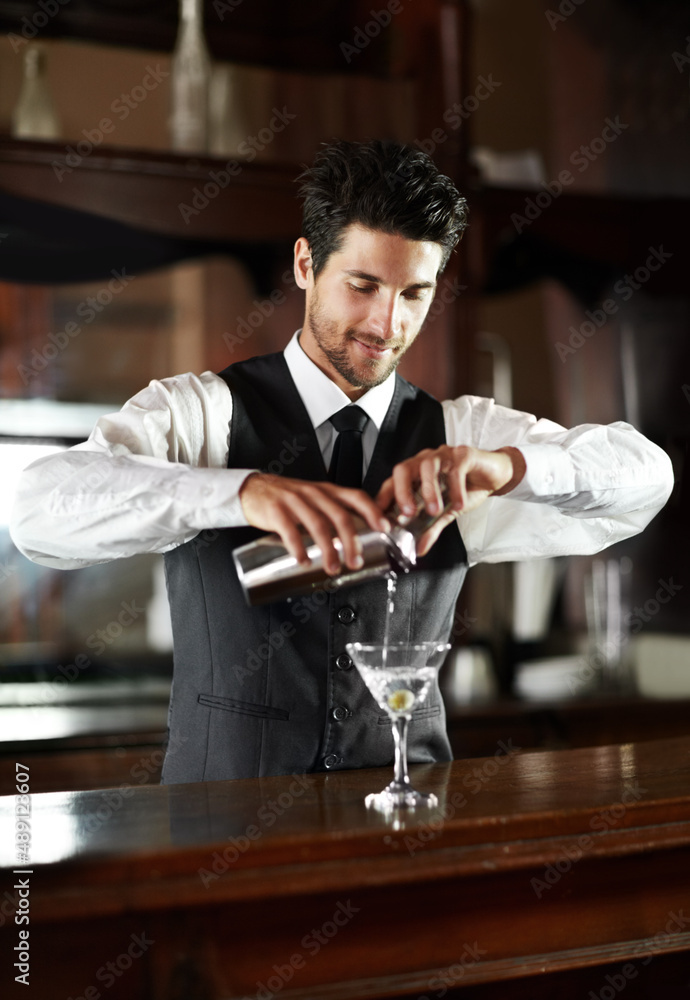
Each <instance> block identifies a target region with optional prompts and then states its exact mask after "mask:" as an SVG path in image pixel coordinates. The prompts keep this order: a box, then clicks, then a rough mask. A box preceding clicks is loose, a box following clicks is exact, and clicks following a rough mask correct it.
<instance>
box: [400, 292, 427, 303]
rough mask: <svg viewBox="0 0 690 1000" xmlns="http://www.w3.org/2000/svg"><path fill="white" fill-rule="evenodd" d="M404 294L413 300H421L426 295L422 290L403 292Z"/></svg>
mask: <svg viewBox="0 0 690 1000" xmlns="http://www.w3.org/2000/svg"><path fill="white" fill-rule="evenodd" d="M403 295H404V296H405V298H406V299H410V300H411V301H413V302H421V300H422V299H423V297H424V296H423V295H422V293H421V292H403Z"/></svg>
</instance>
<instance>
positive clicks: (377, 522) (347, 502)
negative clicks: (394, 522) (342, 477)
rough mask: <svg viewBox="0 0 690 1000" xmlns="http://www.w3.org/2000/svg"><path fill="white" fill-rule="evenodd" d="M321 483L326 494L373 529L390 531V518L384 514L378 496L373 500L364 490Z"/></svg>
mask: <svg viewBox="0 0 690 1000" xmlns="http://www.w3.org/2000/svg"><path fill="white" fill-rule="evenodd" d="M323 485H325V486H327V487H328V489H327V494H328V496H329V497H330V498H331V499H333V500H334V501H336V502H337V503H338V504H339V505H342V506H344V507H347V508H349V509H350V510H353V511H354V512H355V513H356V514H359V515H360V517H362V518H363V519H364V520H365V521H366V523H367V524H368V525H369V527H370V528H372V529H373V530H374V531H390V527H391V525H390V520H389V519H388V518H387V517H386V516H385V514H384V512H383V510H382V507H381V505H380V504H379V503H378V498H377V499H376V500H373V499H372V498H371V497H370V496H369V494H368V493H365V492H364V490H355V489H350V488H349V487H345V486H334V485H333V484H331V483H328V484H323Z"/></svg>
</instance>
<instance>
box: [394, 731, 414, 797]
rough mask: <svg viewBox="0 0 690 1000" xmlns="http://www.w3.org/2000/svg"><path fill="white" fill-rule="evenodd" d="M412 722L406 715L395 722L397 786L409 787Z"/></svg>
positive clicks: (395, 781) (395, 778)
mask: <svg viewBox="0 0 690 1000" xmlns="http://www.w3.org/2000/svg"><path fill="white" fill-rule="evenodd" d="M409 722H410V720H409V719H408V717H407V716H406V715H400V716H398V717H397V718H396V719H394V720H393V741H394V743H395V765H394V770H395V775H394V778H393V783H394V784H395V785H397V786H403V787H405V788H407V787H409V784H410V778H409V776H408V773H407V727H408V725H409Z"/></svg>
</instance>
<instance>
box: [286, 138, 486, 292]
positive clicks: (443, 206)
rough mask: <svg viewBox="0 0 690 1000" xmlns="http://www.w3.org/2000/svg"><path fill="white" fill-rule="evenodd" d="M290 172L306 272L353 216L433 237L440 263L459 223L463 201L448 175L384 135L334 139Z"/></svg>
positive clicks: (384, 228) (389, 229) (335, 244)
mask: <svg viewBox="0 0 690 1000" xmlns="http://www.w3.org/2000/svg"><path fill="white" fill-rule="evenodd" d="M297 180H298V182H301V183H300V191H299V193H300V197H302V198H303V199H304V209H303V216H302V235H303V236H304V237H305V238H306V240H307V242H308V243H309V247H310V249H311V257H312V268H313V271H314V275H317V274H318V273H319V271H321V270H322V268H323V267H324V266H325V264H326V261H327V260H328V258H329V257H330V255H331V254H332V253H334V252H335V251H337V250H339V249H340V247H341V246H342V241H343V232H344V230H345V229H346V227H347V226H349V225H352V224H353V223H359V224H360V225H362V226H366V228H367V229H374V230H380V231H381V232H384V233H395V234H399V235H400V236H404V237H406V238H407V239H410V240H428V241H430V242H432V243H438V244H439V245H440V246H441V248H442V250H443V257H442V260H441V267H440V270H441V271H442V270H443V268H444V267H445V266H446V264H447V263H448V258H449V257H450V254H451V251H452V250H453V248H454V247H455V246H456V244H457V243H458V241H459V239H460V237H461V236H462V233H463V230H464V229H465V227H466V225H467V202H466V201H465V199H464V198H462V197H461V196H460V194H459V193H458V191H457V189H456V187H455V185H454V184H453V182H452V181H451V179H450V178H449V177H446V176H445V174H442V173H440V172H439V170H438V168H437V167H436V165H435V164H434V162H433V160H431V159H430V157H429V156H427V154H426V153H424V152H422V150H421V149H416V148H415V147H414V146H407V145H404V144H403V143H399V142H394V141H392V140H388V139H374V140H371V141H369V142H346V141H344V140H342V139H336V140H334V141H333V142H330V143H328V144H327V145H325V146H324V148H323V149H322V150H321V151H320V152H319V153H317V155H316V158H315V160H314V165H313V166H312V167H308V168H307V169H306V170H305V171H304V172H303V173H302V174H300V176H299V177H298V178H297Z"/></svg>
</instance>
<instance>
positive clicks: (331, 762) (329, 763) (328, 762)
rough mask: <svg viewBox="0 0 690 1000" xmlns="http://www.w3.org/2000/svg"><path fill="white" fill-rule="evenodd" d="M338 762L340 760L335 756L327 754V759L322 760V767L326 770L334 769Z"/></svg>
mask: <svg viewBox="0 0 690 1000" xmlns="http://www.w3.org/2000/svg"><path fill="white" fill-rule="evenodd" d="M339 760H340V758H339V757H338V756H337V755H336V754H334V753H329V755H328V757H324V759H323V766H324V767H328V768H331V767H335V765H336V764H337V763H338V762H339Z"/></svg>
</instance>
